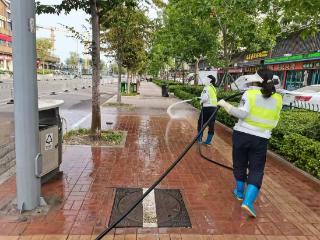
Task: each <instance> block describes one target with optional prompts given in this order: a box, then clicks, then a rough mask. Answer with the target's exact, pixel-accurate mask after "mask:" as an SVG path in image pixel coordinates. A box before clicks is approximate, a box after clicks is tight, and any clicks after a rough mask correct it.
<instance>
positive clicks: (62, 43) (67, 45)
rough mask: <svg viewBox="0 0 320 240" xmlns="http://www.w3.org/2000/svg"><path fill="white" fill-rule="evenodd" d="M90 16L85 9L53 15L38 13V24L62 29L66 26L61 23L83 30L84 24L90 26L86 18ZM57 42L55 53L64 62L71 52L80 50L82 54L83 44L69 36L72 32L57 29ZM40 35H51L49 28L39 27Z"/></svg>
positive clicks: (55, 0)
mask: <svg viewBox="0 0 320 240" xmlns="http://www.w3.org/2000/svg"><path fill="white" fill-rule="evenodd" d="M40 2H41V3H42V4H59V3H60V2H61V0H40ZM87 18H89V15H87V14H86V13H85V12H83V11H72V12H71V13H70V14H68V15H64V14H61V15H60V16H58V15H51V14H43V15H38V16H37V18H36V21H37V25H39V26H41V27H57V28H60V29H62V30H65V28H64V27H63V26H61V25H59V24H63V25H67V26H70V27H74V28H75V29H76V30H77V31H79V32H81V31H83V27H82V25H86V26H88V25H89V24H88V23H87V22H86V19H87ZM55 34H56V42H55V52H54V54H55V55H57V56H58V57H60V60H61V62H64V61H65V59H66V58H68V57H69V55H70V52H78V53H79V54H80V55H82V52H83V46H82V45H81V44H80V43H78V41H77V40H76V39H74V38H71V37H68V35H69V36H70V34H68V33H65V32H59V31H56V32H55ZM39 37H48V38H49V37H50V31H49V30H43V29H37V38H39Z"/></svg>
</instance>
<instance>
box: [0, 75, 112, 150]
mask: <svg viewBox="0 0 320 240" xmlns="http://www.w3.org/2000/svg"><path fill="white" fill-rule="evenodd" d="M83 82H84V83H83ZM84 84H86V86H87V87H86V88H85V89H82V86H83V85H84ZM102 84H103V85H101V88H100V89H101V103H102V104H103V103H104V102H105V101H107V100H108V99H109V98H111V97H112V96H114V95H115V94H116V92H117V84H116V79H115V78H111V77H109V78H106V79H103V80H102ZM90 85H91V81H90V80H57V81H53V80H51V81H40V82H38V91H39V99H57V100H64V104H63V105H62V106H61V108H60V115H61V116H62V117H63V118H64V119H65V120H66V122H67V124H66V126H64V127H65V128H67V129H68V130H70V129H72V128H77V127H79V126H81V124H82V123H83V122H85V121H87V120H88V121H89V120H90V117H91V103H92V101H91V91H92V89H91V88H88V86H90ZM10 86H12V82H11V83H8V82H7V83H1V84H0V87H2V88H0V96H1V98H0V145H1V144H4V143H7V142H9V141H10V139H11V138H12V136H13V135H14V105H8V104H6V102H7V100H8V99H6V96H9V98H10V90H11V87H10ZM75 88H77V90H75ZM65 90H69V91H68V92H65ZM52 91H55V92H56V95H51V92H52ZM1 99H2V100H1Z"/></svg>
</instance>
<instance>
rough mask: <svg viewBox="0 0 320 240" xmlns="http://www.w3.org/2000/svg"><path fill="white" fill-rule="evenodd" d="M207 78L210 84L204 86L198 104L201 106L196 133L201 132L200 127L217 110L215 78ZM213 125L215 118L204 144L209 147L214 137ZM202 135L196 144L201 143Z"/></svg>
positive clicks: (210, 76) (211, 122)
mask: <svg viewBox="0 0 320 240" xmlns="http://www.w3.org/2000/svg"><path fill="white" fill-rule="evenodd" d="M208 78H209V79H210V84H209V85H207V86H205V87H204V89H203V91H202V93H201V100H200V103H201V105H202V110H201V113H200V116H199V120H198V132H199V131H200V130H201V128H202V125H203V124H205V123H206V122H207V121H208V120H209V118H210V117H211V115H212V114H213V113H214V111H215V110H216V108H217V104H218V100H217V90H216V88H215V87H214V85H215V84H216V78H215V77H214V76H212V75H209V76H208ZM214 123H215V118H213V119H212V120H211V121H210V123H209V125H208V126H209V131H208V137H207V140H206V141H205V142H204V144H206V145H211V141H212V138H213V135H214ZM202 135H203V134H201V135H200V136H199V138H198V142H199V143H201V142H202Z"/></svg>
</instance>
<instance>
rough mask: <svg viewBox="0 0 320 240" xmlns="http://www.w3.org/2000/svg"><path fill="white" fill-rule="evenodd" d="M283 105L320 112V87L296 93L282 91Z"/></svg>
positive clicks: (298, 90)
mask: <svg viewBox="0 0 320 240" xmlns="http://www.w3.org/2000/svg"><path fill="white" fill-rule="evenodd" d="M281 93H282V96H283V105H284V106H291V107H297V108H303V109H309V110H313V111H317V112H320V85H319V84H318V85H311V86H306V87H303V88H299V89H297V90H294V91H287V90H281Z"/></svg>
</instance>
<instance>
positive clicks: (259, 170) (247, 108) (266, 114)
mask: <svg viewBox="0 0 320 240" xmlns="http://www.w3.org/2000/svg"><path fill="white" fill-rule="evenodd" d="M258 74H259V76H260V77H261V84H259V85H260V86H261V87H260V88H253V89H249V90H247V91H246V92H245V93H244V94H243V96H242V100H241V103H240V106H239V108H236V107H233V106H232V105H230V104H229V103H227V102H225V101H224V100H221V101H219V103H218V105H219V106H221V107H223V108H224V109H225V110H226V111H227V112H228V113H229V114H230V115H233V116H235V117H237V118H239V121H238V123H237V124H236V125H235V127H234V131H233V152H232V157H233V169H234V170H233V174H234V177H235V180H236V188H235V189H234V191H233V194H234V197H235V198H236V199H238V200H240V201H242V200H243V202H242V206H241V207H242V209H244V210H246V211H247V212H248V214H249V215H251V216H253V217H256V216H257V214H256V211H255V210H254V208H253V203H254V202H255V200H256V198H257V197H258V194H259V190H260V187H261V184H262V179H263V174H264V167H265V163H266V154H267V145H268V139H269V138H270V137H271V131H272V129H273V128H275V127H276V126H277V124H278V121H279V119H280V111H281V109H282V97H281V95H280V94H278V93H276V88H275V85H277V84H278V83H279V81H278V79H277V78H276V77H277V76H274V75H273V74H272V72H269V71H268V70H260V71H258ZM247 170H248V171H247ZM247 173H248V174H247ZM246 184H247V187H246V190H245V186H246Z"/></svg>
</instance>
